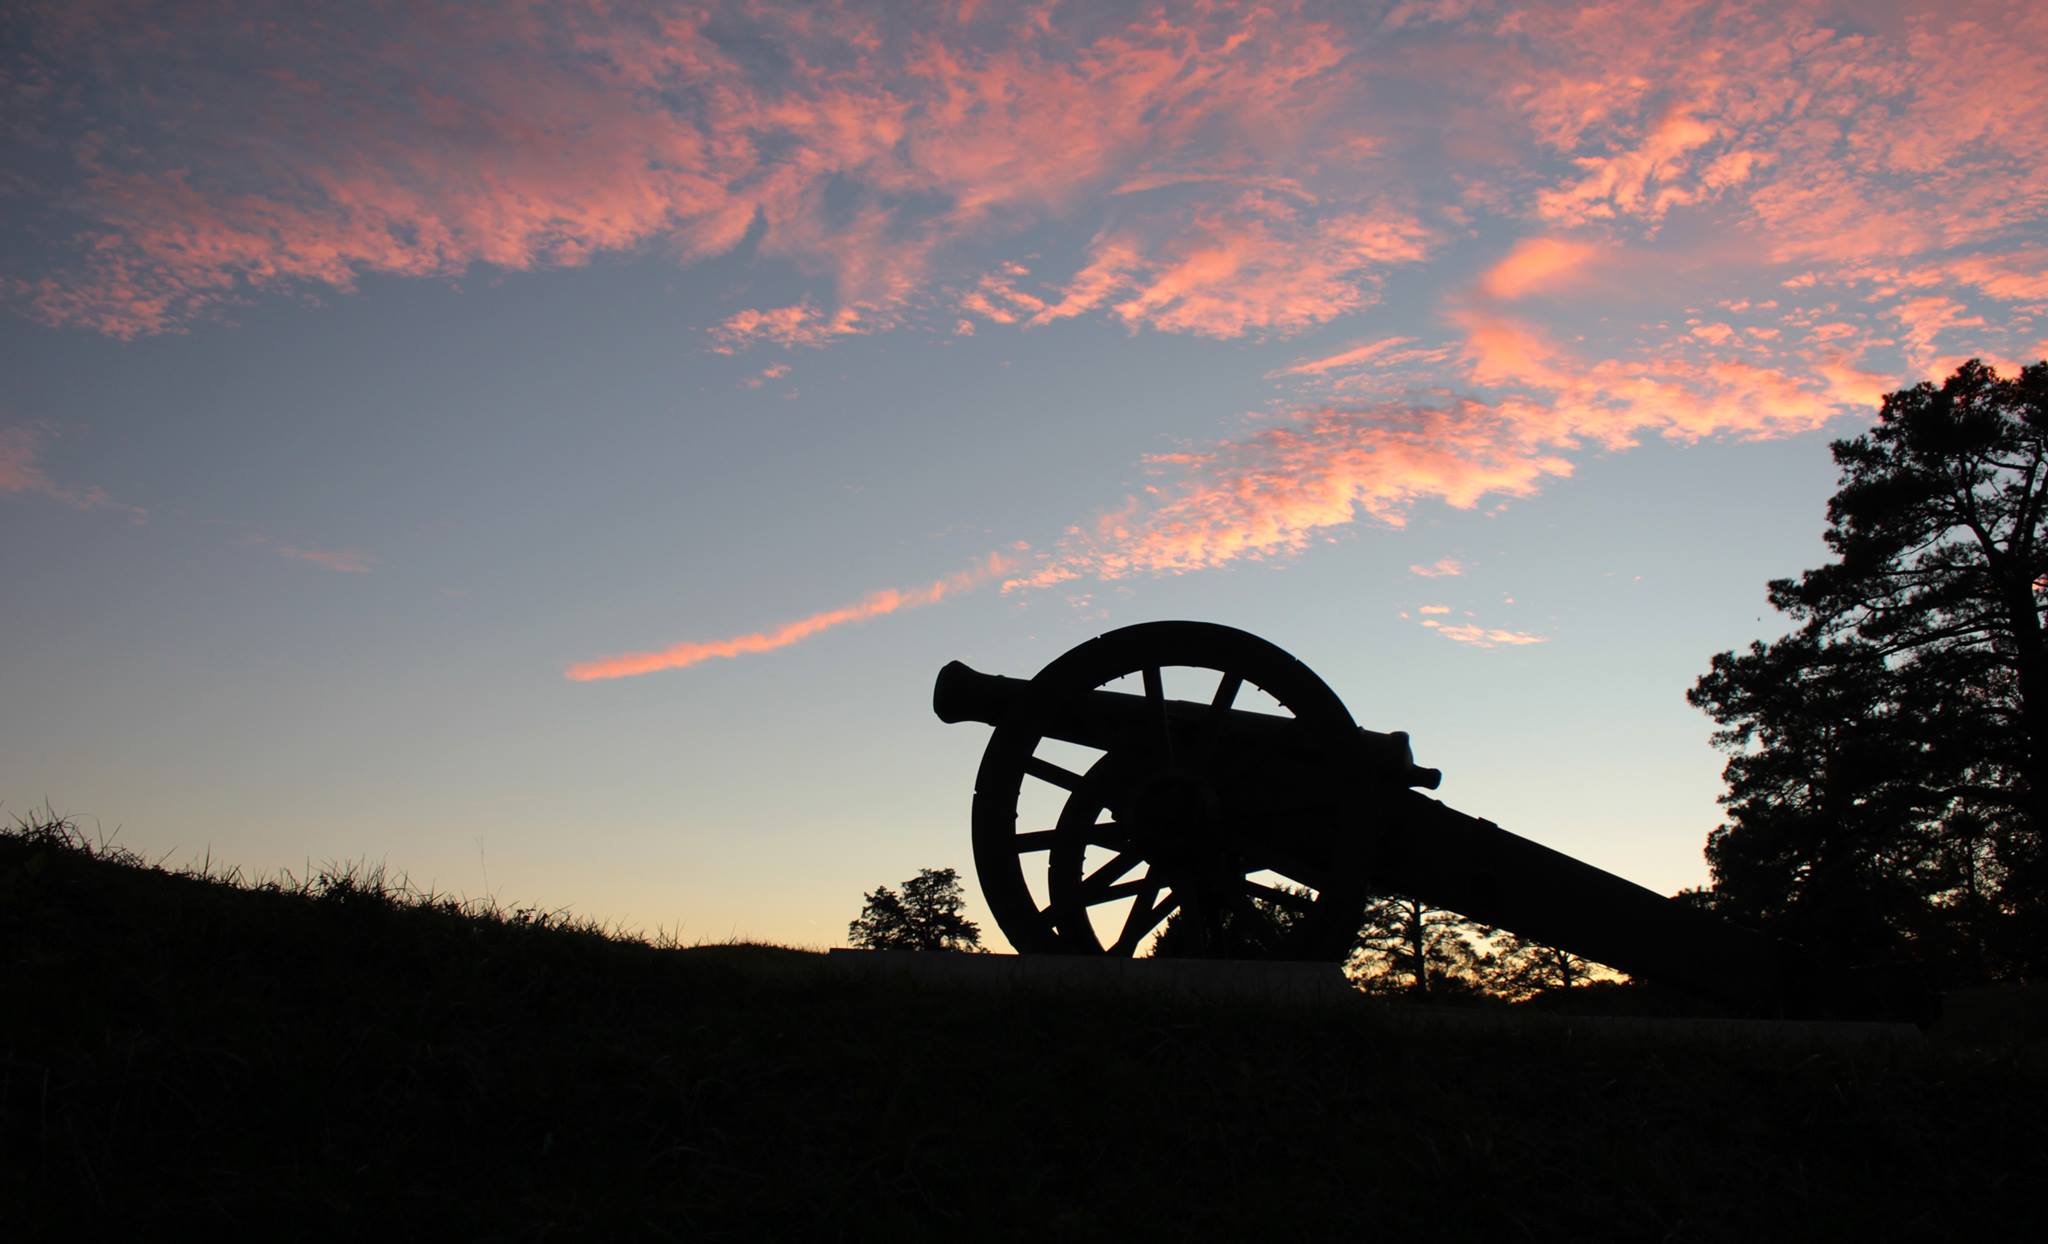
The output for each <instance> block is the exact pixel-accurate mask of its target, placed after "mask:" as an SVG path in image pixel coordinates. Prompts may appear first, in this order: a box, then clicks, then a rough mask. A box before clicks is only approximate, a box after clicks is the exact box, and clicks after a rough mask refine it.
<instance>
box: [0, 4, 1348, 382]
mask: <svg viewBox="0 0 2048 1244" xmlns="http://www.w3.org/2000/svg"><path fill="white" fill-rule="evenodd" d="M101 7H102V6H100V5H98V4H96V3H95V0H79V2H78V3H76V4H72V5H65V6H52V7H50V8H48V9H39V10H36V11H34V12H32V13H29V14H27V15H25V16H24V19H23V20H24V22H25V23H27V24H29V25H30V26H32V27H33V28H34V29H33V31H32V34H33V37H32V38H30V39H29V40H28V41H27V43H26V44H25V46H27V47H29V48H31V49H33V50H32V52H31V53H29V54H28V61H27V62H25V64H24V66H23V67H22V69H21V73H22V75H25V76H24V77H23V80H24V81H28V80H31V79H33V80H36V81H43V82H51V83H60V84H62V89H59V90H47V91H46V90H32V91H24V92H18V93H16V95H14V96H13V97H11V100H10V103H11V104H12V105H15V106H18V108H19V109H20V111H19V113H18V115H17V114H12V113H11V114H10V120H11V121H18V124H17V125H16V131H17V132H19V133H22V134H26V135H31V136H35V137H37V139H38V141H41V142H43V143H44V144H45V145H49V146H53V147H54V145H55V144H56V143H57V142H58V141H59V140H58V136H59V135H69V134H77V133H80V132H84V133H86V134H88V135H90V137H88V138H86V139H85V140H83V141H81V142H79V143H77V144H76V145H75V147H74V148H73V150H72V152H71V154H72V158H73V165H74V167H73V169H72V174H73V175H72V176H71V177H70V178H69V179H68V184H66V185H65V186H64V187H63V188H62V192H61V194H58V195H56V196H55V199H53V201H61V204H62V207H63V210H64V211H67V212H70V213H72V214H73V216H74V223H75V225H76V228H75V229H74V230H73V232H75V234H76V235H77V237H78V238H79V240H80V245H79V247H78V249H77V251H76V253H75V255H74V259H75V262H74V263H73V264H71V265H69V266H65V265H63V264H54V265H51V266H50V267H49V268H48V270H46V271H42V272H39V273H31V274H22V273H16V274H12V275H11V276H10V278H9V279H8V280H7V281H6V284H5V288H6V289H7V291H8V292H9V294H10V296H11V297H12V298H13V299H15V300H16V301H18V302H19V303H21V304H22V305H25V306H26V307H27V308H28V309H29V310H30V311H31V313H32V314H35V315H37V316H38V317H40V318H42V319H44V320H46V321H47V322H50V323H56V324H75V325H83V326H87V327H91V328H94V329H97V330H99V331H102V332H106V333H110V334H113V335H116V336H123V337H128V336H135V335H139V334H146V333H156V332H166V331H175V330H177V329H179V328H180V327H181V326H183V325H184V324H186V323H189V322H190V321H191V320H193V319H194V318H198V317H202V316H205V315H208V314H210V313H214V312H217V311H218V310H219V309H220V308H222V307H224V306H229V305H232V304H234V303H235V302H238V301H241V300H244V299H246V298H248V297H249V296H250V295H251V294H253V293H260V292H275V291H280V290H294V289H308V288H311V289H320V288H328V289H337V290H348V289H351V288H353V287H354V285H355V283H356V281H357V280H358V279H359V278H361V277H362V276H364V275H366V274H373V273H374V274H392V275H403V276H415V277H424V276H443V277H447V276H454V275H459V274H461V273H463V272H466V271H468V270H470V269H471V268H473V267H475V266H477V265H480V264H486V265H491V266H495V267H499V268H504V269H513V270H518V269H528V268H534V267H544V266H562V265H575V264H582V263H585V262H588V261H589V259H590V258H591V257H592V256H594V255H597V254H599V253H603V252H607V251H623V250H628V249H632V248H636V247H642V246H645V245H647V244H648V243H651V242H654V243H659V244H660V245H661V246H662V248H663V249H665V250H667V251H669V252H670V253H672V254H674V255H677V256H679V257H681V258H682V259H684V260H686V261H687V260H694V259H698V258H702V257H704V256H709V255H715V254H720V253H723V252H726V251H729V250H732V249H733V248H735V247H737V246H739V245H740V244H741V243H742V242H743V241H748V240H750V239H751V240H752V241H753V244H754V246H755V248H756V250H757V252H758V254H760V255H761V256H764V257H769V258H773V259H780V260H785V261H787V262H789V263H790V264H792V265H793V266H794V267H795V268H797V269H798V270H799V271H800V272H801V273H803V274H805V275H817V276H821V277H825V278H828V279H829V280H830V281H831V282H832V285H833V293H834V296H835V297H836V300H837V303H836V306H837V308H839V309H846V308H855V309H858V310H859V312H860V314H859V323H860V324H861V326H862V327H863V328H868V329H872V328H873V327H875V326H877V325H878V324H883V323H886V322H888V321H889V320H890V319H891V318H892V316H893V315H894V314H895V313H897V312H899V311H900V310H901V309H902V308H904V307H906V306H909V305H912V304H913V303H914V302H915V300H916V298H917V296H918V294H919V293H920V291H921V290H922V288H923V287H924V285H925V283H926V282H927V281H928V279H929V277H930V274H931V271H932V263H933V257H934V256H935V255H937V254H938V253H940V252H941V251H942V250H944V249H945V248H947V247H949V246H952V245H954V244H955V243H958V242H960V241H962V240H964V239H974V238H983V237H987V236H992V235H993V236H1001V235H1005V234H1010V233H1015V232H1018V231H1020V230H1023V229H1028V228H1030V227H1032V226H1034V225H1036V224H1039V223H1042V222H1044V221H1046V220H1049V219H1057V218H1061V217H1063V216H1065V215H1066V214H1068V213H1070V212H1072V211H1073V210H1074V209H1075V208H1076V206H1077V205H1078V204H1080V203H1082V202H1083V201H1085V200H1086V199H1088V198H1089V197H1091V196H1094V197H1100V196H1105V195H1115V194H1122V195H1124V196H1125V197H1137V196H1145V195H1160V194H1170V193H1175V192H1178V191H1182V190H1187V189H1190V188H1193V189H1195V190H1200V189H1201V188H1203V187H1209V188H1213V189H1216V190H1217V191H1218V192H1219V193H1223V194H1230V193H1236V192H1238V191H1241V190H1243V189H1244V188H1246V187H1265V188H1268V189H1271V190H1273V191H1275V192H1285V193H1294V194H1297V195H1300V194H1305V193H1307V192H1306V191H1302V190H1301V189H1300V188H1299V187H1298V186H1297V185H1296V182H1295V179H1294V178H1292V177H1289V176H1285V175H1276V174H1273V173H1271V172H1270V171H1268V170H1265V169H1262V168H1261V167H1260V166H1261V165H1262V164H1266V163H1270V162H1272V161H1273V160H1274V159H1275V158H1276V157H1277V156H1279V155H1280V154H1282V153H1287V152H1294V151H1300V150H1303V149H1305V148H1307V147H1309V146H1312V145H1315V144H1319V143H1328V144H1330V145H1332V146H1333V148H1335V149H1340V150H1353V149H1359V150H1367V149H1370V143H1367V144H1366V145H1365V146H1364V147H1362V148H1360V147H1357V146H1356V143H1355V141H1354V140H1356V139H1358V138H1359V137H1360V135H1359V133H1358V131H1359V127H1360V125H1361V124H1362V123H1363V121H1362V119H1363V118H1364V117H1365V115H1366V113H1365V111H1364V110H1363V109H1362V108H1346V107H1344V106H1343V103H1344V101H1346V100H1354V101H1355V100H1358V99H1360V98H1362V95H1363V92H1364V89H1365V88H1364V83H1363V80H1362V79H1360V78H1359V77H1357V75H1355V74H1340V73H1339V72H1338V71H1339V69H1340V67H1341V66H1342V65H1343V64H1344V62H1345V61H1346V58H1347V57H1348V56H1349V55H1350V54H1351V52H1352V50H1353V49H1352V47H1351V44H1350V41H1349V36H1347V34H1346V33H1345V32H1343V31H1341V30H1340V29H1338V28H1337V27H1335V26H1332V25H1325V24H1322V23H1316V22H1311V21H1305V20H1303V19H1302V18H1301V17H1300V16H1299V15H1298V14H1292V13H1286V12H1280V11H1275V10H1269V9H1266V8H1264V7H1256V6H1243V7H1220V6H1219V7H1208V6H1203V7H1192V8H1188V9H1185V10H1170V11H1162V12H1157V13H1153V12H1146V13H1138V14H1133V15H1131V16H1130V17H1129V18H1128V19H1127V20H1119V19H1117V18H1115V17H1113V16H1111V15H1109V14H1103V15H1100V18H1099V20H1091V21H1088V22H1060V23H1053V22H1050V21H1046V20H1036V19H1020V20H1017V21H1010V22H993V21H976V22H971V23H970V22H946V23H930V22H921V21H905V22H900V23H898V22H884V21H882V20H881V18H880V16H879V15H878V14H877V13H875V12H873V11H865V10H860V9H857V8H843V7H822V6H815V5H811V4H808V3H780V2H778V0H763V2H762V3H759V4H753V5H747V6H742V7H741V8H738V9H733V8H730V7H725V8H713V7H711V6H699V5H686V4H678V5H674V6H670V7H663V8H656V7H654V6H589V5H583V4H577V3H570V2H566V0H564V2H560V3H555V2H550V0H533V2H532V3H529V4H522V5H521V6H519V7H518V8H517V9H516V11H514V12H510V13H507V14H504V15H502V16H501V18H500V20H497V21H493V22H490V23H485V24H482V25H479V24H478V23H475V22H473V21H470V20H468V18H467V16H466V15H465V14H463V13H462V12H461V11H460V10H459V9H452V8H449V7H447V6H444V5H441V4H436V3H433V2H431V0H423V2H422V3H420V4H414V5H405V6H401V7H399V8H396V9H393V10H391V11H390V12H388V13H384V14H381V15H380V17H379V21H378V22H377V23H375V24H368V23H365V24H362V25H360V26H358V25H355V24H343V25H341V26H316V25H306V24H299V25H293V24H289V23H287V24H284V25H278V24H275V23H265V22H256V21H251V20H245V19H243V18H241V17H239V16H238V15H236V14H235V13H233V12H232V11H221V12H219V13H213V12H209V13H205V14H189V15H181V16H180V17H179V19H178V20H177V21H176V22H170V21H152V20H150V19H149V18H148V17H147V16H146V15H137V14H134V13H130V12H127V11H126V10H125V9H124V10H120V11H118V12H101V11H100V9H101ZM252 66H253V67H255V68H256V72H249V69H250V67H252ZM109 132H118V133H119V134H120V135H121V139H120V141H119V142H110V141H107V140H105V139H104V138H103V137H101V135H104V134H107V133H109ZM1333 167H1335V166H1334V165H1333ZM1337 197H1338V198H1340V199H1342V198H1344V197H1346V196H1345V195H1344V194H1341V193H1340V194H1339V195H1338V196H1337ZM1344 214H1345V212H1344V209H1342V208H1341V206H1340V208H1339V210H1335V211H1332V212H1330V213H1328V214H1327V222H1326V224H1325V225H1324V226H1323V227H1322V228H1321V229H1319V230H1316V231H1313V240H1314V243H1315V246H1316V247H1317V248H1318V251H1319V254H1318V256H1317V257H1316V258H1315V259H1314V261H1313V263H1314V264H1316V265H1321V266H1323V267H1327V266H1328V265H1329V264H1331V263H1333V262H1335V263H1339V264H1342V263H1346V262H1349V261H1348V260H1347V259H1346V258H1345V255H1346V254H1347V253H1349V254H1354V255H1369V254H1370V253H1371V252H1372V251H1373V250H1374V249H1375V246H1376V244H1375V243H1373V242H1372V240H1371V239H1364V238H1350V239H1348V240H1347V239H1346V237H1345V236H1344V235H1345V234H1346V232H1347V230H1348V228H1349V226H1348V225H1347V223H1346V222H1345V220H1344ZM1288 241H1289V239H1285V238H1283V239H1280V240H1278V242H1276V243H1275V244H1287V242H1288ZM1219 248H1220V250H1219ZM1259 249H1260V244H1259V242H1258V241H1257V240H1256V239H1254V240H1251V241H1249V242H1247V241H1245V240H1243V239H1238V240H1237V241H1235V242H1233V241H1232V240H1231V238H1230V237H1227V236H1225V237H1219V238H1211V239H1206V240H1205V239H1204V238H1200V237H1196V238H1190V239H1186V240H1185V241H1184V242H1182V243H1178V244H1177V243H1175V242H1174V241H1173V239H1171V238H1159V237H1155V238H1153V239H1151V240H1150V241H1149V242H1148V251H1149V252H1150V253H1151V254H1152V255H1153V256H1154V257H1153V259H1152V260H1151V261H1150V262H1151V264H1152V265H1153V267H1154V268H1156V269H1157V271H1156V273H1155V276H1154V279H1153V281H1152V283H1151V285H1150V286H1148V287H1146V288H1141V289H1137V290H1133V291H1126V294H1127V297H1134V298H1136V299H1137V301H1138V305H1137V306H1134V307H1132V308H1131V309H1130V310H1128V311H1127V312H1125V316H1126V318H1144V319H1147V320H1148V321H1149V320H1157V321H1158V322H1159V323H1160V324H1161V325H1162V326H1163V325H1181V326H1182V327H1181V328H1179V329H1178V330H1181V331H1200V332H1214V331H1218V329H1219V326H1222V325H1227V324H1229V323H1231V322H1239V323H1243V324H1245V325H1248V326H1252V327H1255V328H1256V327H1258V326H1262V325H1284V324H1287V323H1291V322H1295V321H1297V320H1299V319H1300V317H1302V316H1304V315H1311V316H1312V315H1314V314H1318V313H1317V312H1313V311H1305V310H1302V309H1299V308H1297V309H1294V310H1288V309H1286V308H1284V307H1274V308H1272V309H1267V310H1262V309H1260V305H1259V304H1261V303H1265V304H1271V303H1275V302H1276V301H1278V300H1279V299H1280V292H1279V291H1278V290H1276V289H1267V290H1265V291H1263V292H1255V293H1253V294H1251V295H1248V296H1247V298H1246V299H1245V300H1243V301H1244V302H1245V303H1246V304H1247V305H1242V306H1231V305H1228V303H1227V300H1221V299H1220V296H1219V295H1218V294H1217V293H1215V292H1214V291H1211V292H1209V293H1208V294H1207V296H1206V298H1205V296H1204V295H1203V293H1202V288H1203V286H1204V281H1203V279H1202V273H1203V272H1204V271H1206V270H1208V268H1209V266H1210V265H1212V264H1213V263H1214V262H1216V260H1217V259H1218V258H1223V259H1227V261H1228V262H1230V263H1232V264H1235V265H1236V266H1237V268H1238V270H1240V271H1244V272H1247V273H1252V274H1256V273H1257V271H1258V270H1259V269H1261V267H1262V266H1268V265H1270V264H1271V263H1273V262H1274V261H1275V257H1274V256H1273V255H1271V254H1266V255H1265V256H1264V257H1263V258H1261V257H1260V255H1259V254H1257V253H1255V252H1258V251H1259ZM1267 249H1268V250H1269V251H1270V247H1268V248H1267ZM1205 250H1219V254H1218V255H1217V256H1213V257H1212V256H1205V254H1203V253H1202V252H1204V251H1205ZM1233 256H1234V258H1232V257H1233ZM1344 270H1348V269H1342V268H1340V269H1339V271H1340V273H1341V271H1344ZM1254 279H1259V280H1266V281H1268V282H1271V281H1272V279H1273V278H1270V277H1258V276H1256V275H1254ZM1316 280H1317V281H1318V282H1320V284H1321V288H1319V289H1318V290H1316V291H1315V292H1314V293H1313V294H1311V295H1310V297H1311V298H1312V299H1313V300H1318V301H1319V302H1320V303H1321V304H1322V305H1325V306H1331V305H1336V304H1338V303H1344V304H1345V305H1350V304H1349V303H1348V302H1347V300H1345V299H1343V298H1341V297H1339V296H1337V294H1336V293H1335V291H1334V289H1333V288H1332V286H1331V279H1330V278H1328V277H1317V278H1316ZM838 313H839V312H838V311H837V310H826V311H814V313H813V315H812V316H811V317H810V318H808V319H806V320H805V322H804V323H801V324H796V325H790V324H786V323H784V324H779V325H778V323H777V322H776V321H774V320H773V319H772V318H771V319H764V320H761V321H757V322H756V323H754V324H752V325H746V324H733V323H731V322H730V321H728V322H727V323H726V324H724V325H722V326H721V328H722V332H721V334H720V335H719V336H718V337H717V338H716V339H715V340H716V341H717V342H718V344H719V345H720V346H722V347H724V348H728V349H737V348H740V347H742V346H744V345H745V344H747V343H748V342H750V341H752V340H755V339H756V335H755V331H754V330H759V331H761V332H765V333H768V334H771V335H770V336H768V337H767V339H770V340H778V339H780V338H777V337H775V336H773V335H772V334H775V333H777V332H780V333H781V334H782V335H783V336H784V337H787V338H788V339H790V340H792V341H796V342H801V343H816V342H818V341H822V340H825V339H827V338H828V337H829V336H830V335H832V334H833V333H834V332H835V331H840V330H843V329H844V327H845V325H844V323H843V322H839V321H838V320H837V318H836V317H837V315H838ZM761 314H763V315H766V314H768V313H766V312H763V313H761ZM835 324H836V325H837V327H836V328H835V327H834V325H835Z"/></svg>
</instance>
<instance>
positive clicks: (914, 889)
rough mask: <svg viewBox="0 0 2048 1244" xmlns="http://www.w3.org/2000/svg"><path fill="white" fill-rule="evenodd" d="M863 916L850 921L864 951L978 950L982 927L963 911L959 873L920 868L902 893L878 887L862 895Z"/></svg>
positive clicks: (851, 935)
mask: <svg viewBox="0 0 2048 1244" xmlns="http://www.w3.org/2000/svg"><path fill="white" fill-rule="evenodd" d="M863 897H864V898H865V899H866V902H865V903H864V904H863V905H862V907H861V909H860V915H859V916H857V917H855V918H854V920H853V921H852V923H850V924H848V925H847V926H846V937H847V940H848V941H850V942H852V943H853V944H854V946H856V947H858V948H860V949H863V950H978V949H980V948H981V926H980V925H977V924H976V923H975V922H974V921H972V920H969V919H968V918H967V917H966V916H964V915H962V914H961V912H962V909H963V908H965V906H966V900H965V898H964V897H963V896H962V894H961V892H960V874H959V873H957V872H955V871H953V870H952V869H950V868H920V869H918V870H917V876H915V877H912V878H911V879H910V880H908V881H906V882H904V883H903V892H902V893H901V894H898V893H897V892H896V891H894V890H892V889H890V888H889V887H888V886H879V887H877V888H876V889H875V890H873V891H871V892H870V893H868V894H866V895H864V896H863Z"/></svg>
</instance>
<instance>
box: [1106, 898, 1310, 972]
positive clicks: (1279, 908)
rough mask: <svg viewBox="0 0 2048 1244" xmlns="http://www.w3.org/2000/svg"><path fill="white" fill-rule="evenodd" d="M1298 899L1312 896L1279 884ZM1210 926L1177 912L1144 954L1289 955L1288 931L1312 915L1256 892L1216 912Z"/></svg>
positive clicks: (1185, 956) (1158, 956) (1192, 956)
mask: <svg viewBox="0 0 2048 1244" xmlns="http://www.w3.org/2000/svg"><path fill="white" fill-rule="evenodd" d="M1279 888H1280V889H1282V890H1284V891H1286V892H1287V893H1289V894H1293V895H1295V896H1297V897H1299V898H1308V897H1309V896H1310V894H1311V891H1309V890H1308V889H1307V888H1306V887H1303V886H1293V885H1287V884H1285V883H1282V884H1281V886H1280V887H1279ZM1214 915H1215V920H1214V923H1213V924H1212V925H1211V926H1210V927H1209V928H1208V929H1206V930H1204V929H1202V928H1201V927H1199V926H1198V925H1196V924H1195V922H1194V921H1193V919H1192V918H1191V917H1190V914H1189V912H1188V909H1187V908H1186V907H1184V906H1183V907H1176V908H1174V910H1173V914H1172V915H1170V916H1168V917H1167V918H1166V923H1165V924H1164V925H1162V926H1161V927H1160V929H1159V936H1157V937H1155V938H1153V939H1152V945H1151V947H1150V949H1148V950H1147V951H1146V952H1145V956H1146V957H1147V958H1150V959H1202V958H1220V959H1285V958H1287V957H1288V954H1289V951H1290V947H1289V944H1288V935H1289V934H1291V933H1292V932H1293V931H1294V929H1295V928H1296V926H1297V925H1299V924H1300V923H1301V922H1302V921H1304V920H1305V919H1307V916H1306V912H1305V910H1304V909H1300V908H1296V907H1289V906H1283V905H1282V904H1280V903H1277V902H1274V901H1273V900H1272V899H1268V898H1261V897H1258V896H1256V895H1255V896H1253V897H1252V899H1251V900H1250V902H1249V903H1248V904H1247V905H1245V906H1242V907H1238V906H1230V907H1225V908H1223V910H1221V911H1219V912H1216V913H1214Z"/></svg>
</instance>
